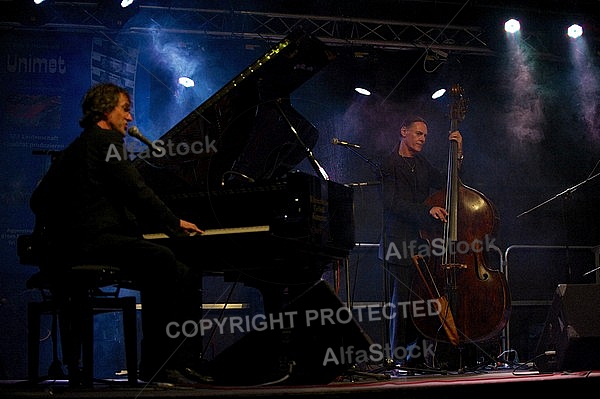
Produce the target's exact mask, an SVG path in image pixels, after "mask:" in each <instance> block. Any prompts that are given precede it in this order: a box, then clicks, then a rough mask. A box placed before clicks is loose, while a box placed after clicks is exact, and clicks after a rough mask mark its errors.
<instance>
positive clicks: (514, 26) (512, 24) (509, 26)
mask: <svg viewBox="0 0 600 399" xmlns="http://www.w3.org/2000/svg"><path fill="white" fill-rule="evenodd" d="M504 30H505V31H506V32H508V33H516V32H518V31H519V30H521V24H520V23H519V21H517V20H516V19H514V18H511V19H509V20H508V21H506V23H505V24H504Z"/></svg>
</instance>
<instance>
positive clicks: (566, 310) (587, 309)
mask: <svg viewBox="0 0 600 399" xmlns="http://www.w3.org/2000/svg"><path fill="white" fill-rule="evenodd" d="M536 355H537V356H539V357H538V358H537V359H536V360H535V363H536V365H537V367H538V369H539V370H540V371H542V372H552V371H578V370H579V371H580V370H592V369H596V370H598V369H600V284H559V285H558V287H557V288H556V292H555V294H554V299H553V301H552V306H551V308H550V310H549V312H548V317H547V319H546V324H545V326H544V330H543V331H542V334H541V336H540V340H539V342H538V346H537V349H536Z"/></svg>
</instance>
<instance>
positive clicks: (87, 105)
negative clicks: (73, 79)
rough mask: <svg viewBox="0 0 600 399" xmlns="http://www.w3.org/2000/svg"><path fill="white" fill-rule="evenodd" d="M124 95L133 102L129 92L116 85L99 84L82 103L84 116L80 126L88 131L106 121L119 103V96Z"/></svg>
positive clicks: (86, 95) (92, 88)
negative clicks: (98, 123) (108, 114)
mask: <svg viewBox="0 0 600 399" xmlns="http://www.w3.org/2000/svg"><path fill="white" fill-rule="evenodd" d="M121 93H123V94H125V95H126V96H127V98H129V99H130V100H131V97H130V95H129V93H128V92H127V90H125V89H124V88H123V87H120V86H117V85H116V84H114V83H98V84H96V85H94V86H92V87H91V88H90V89H89V90H88V91H87V93H86V94H85V96H84V97H83V101H82V103H81V110H82V111H83V116H82V117H81V119H80V120H79V126H81V127H82V128H84V129H86V128H88V127H90V126H93V125H94V124H96V123H97V122H98V121H101V120H103V119H106V114H107V113H109V112H110V111H112V110H113V109H114V108H115V107H116V106H117V104H118V103H119V95H120V94H121Z"/></svg>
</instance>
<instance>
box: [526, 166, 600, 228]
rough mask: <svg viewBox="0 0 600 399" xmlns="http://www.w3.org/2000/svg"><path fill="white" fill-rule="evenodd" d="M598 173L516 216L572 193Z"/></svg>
mask: <svg viewBox="0 0 600 399" xmlns="http://www.w3.org/2000/svg"><path fill="white" fill-rule="evenodd" d="M598 175H600V172H599V173H596V174H595V175H593V176H590V177H588V178H587V179H585V180H583V181H581V182H579V183H577V184H576V185H574V186H573V187H569V188H567V189H566V190H564V191H562V192H560V193H558V194H556V195H555V196H554V197H552V198H549V199H547V200H546V201H544V202H542V203H541V204H538V205H536V206H534V207H533V208H531V209H528V210H526V211H525V212H522V213H520V214H519V215H517V218H520V217H521V216H523V215H527V214H528V213H530V212H532V211H534V210H536V209H538V208H540V207H542V206H544V205H546V204H547V203H549V202H551V201H554V200H555V199H557V198H560V197H562V196H564V195H570V194H572V193H573V192H574V191H575V190H577V189H578V188H579V187H581V186H583V185H584V184H585V183H587V182H589V181H591V180H593V179H595V178H596V177H598Z"/></svg>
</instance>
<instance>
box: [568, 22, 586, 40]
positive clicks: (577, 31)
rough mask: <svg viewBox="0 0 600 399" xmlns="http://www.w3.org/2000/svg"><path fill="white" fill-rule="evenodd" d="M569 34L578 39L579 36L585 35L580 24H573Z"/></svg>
mask: <svg viewBox="0 0 600 399" xmlns="http://www.w3.org/2000/svg"><path fill="white" fill-rule="evenodd" d="M567 35H568V36H569V37H570V38H573V39H577V38H578V37H580V36H581V35H583V28H582V27H581V26H580V25H577V24H573V25H571V26H569V28H568V29H567Z"/></svg>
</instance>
